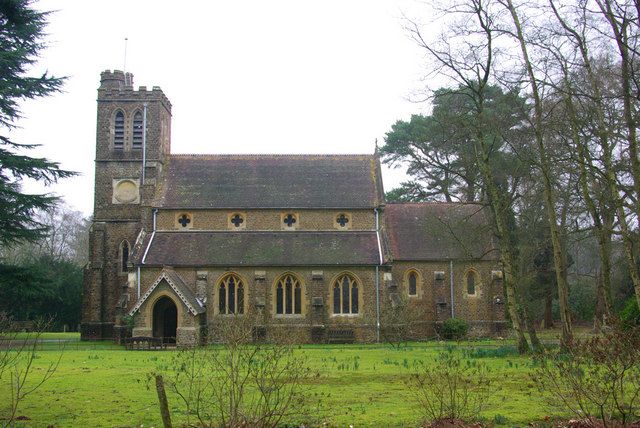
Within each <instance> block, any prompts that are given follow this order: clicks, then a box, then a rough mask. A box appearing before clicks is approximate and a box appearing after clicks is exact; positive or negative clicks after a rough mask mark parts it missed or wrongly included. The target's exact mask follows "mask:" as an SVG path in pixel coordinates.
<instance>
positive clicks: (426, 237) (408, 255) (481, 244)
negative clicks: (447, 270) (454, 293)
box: [385, 202, 499, 260]
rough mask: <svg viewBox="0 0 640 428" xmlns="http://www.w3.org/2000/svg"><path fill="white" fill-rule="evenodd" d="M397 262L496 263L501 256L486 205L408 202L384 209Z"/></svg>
mask: <svg viewBox="0 0 640 428" xmlns="http://www.w3.org/2000/svg"><path fill="white" fill-rule="evenodd" d="M385 217H386V223H387V233H388V239H389V245H390V247H391V253H392V255H393V259H394V260H452V259H458V260H459V259H463V260H465V259H466V260H473V259H486V260H495V259H497V258H498V256H499V254H498V251H497V246H496V245H495V243H494V242H493V233H492V229H491V226H490V223H489V218H488V216H487V212H486V209H485V207H484V206H482V205H480V204H464V203H444V202H425V203H406V204H388V205H386V207H385Z"/></svg>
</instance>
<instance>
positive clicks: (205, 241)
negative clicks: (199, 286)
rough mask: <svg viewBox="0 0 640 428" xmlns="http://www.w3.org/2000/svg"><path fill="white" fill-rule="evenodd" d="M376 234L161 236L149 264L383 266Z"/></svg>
mask: <svg viewBox="0 0 640 428" xmlns="http://www.w3.org/2000/svg"><path fill="white" fill-rule="evenodd" d="M379 257H380V256H379V250H378V241H377V237H376V233H375V232H353V231H349V232H287V231H283V232H210V231H190V232H182V231H180V232H155V233H154V235H153V238H152V239H151V243H150V244H149V245H148V250H147V252H146V256H145V257H144V265H152V266H202V267H206V266H327V265H344V266H361V265H375V264H378V263H379Z"/></svg>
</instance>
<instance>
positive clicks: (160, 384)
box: [156, 375, 171, 428]
mask: <svg viewBox="0 0 640 428" xmlns="http://www.w3.org/2000/svg"><path fill="white" fill-rule="evenodd" d="M156 391H157V392H158V402H159V403H160V414H161V415H162V424H163V426H164V428H171V414H170V413H169V403H168V402H167V394H166V393H165V391H164V380H163V379H162V376H161V375H156Z"/></svg>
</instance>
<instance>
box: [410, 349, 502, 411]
mask: <svg viewBox="0 0 640 428" xmlns="http://www.w3.org/2000/svg"><path fill="white" fill-rule="evenodd" d="M408 386H409V388H410V389H411V390H412V392H413V394H412V396H414V397H415V399H416V400H417V402H418V405H419V407H420V411H421V412H422V415H423V417H424V418H425V419H426V420H427V421H438V420H442V419H462V420H466V421H471V420H475V419H476V418H478V416H479V414H480V411H482V409H483V407H484V405H486V403H487V401H488V400H487V398H488V396H489V394H490V392H491V380H490V378H489V377H488V369H487V366H486V365H485V364H483V363H478V362H476V361H473V362H471V361H468V360H467V361H463V360H462V359H461V357H460V355H459V353H457V352H456V351H455V350H454V349H453V348H448V349H447V350H446V351H443V352H441V353H440V354H438V356H437V357H436V359H435V361H433V362H430V363H424V362H420V363H419V364H418V370H417V371H416V372H415V373H413V374H412V375H411V376H410V377H409V381H408Z"/></svg>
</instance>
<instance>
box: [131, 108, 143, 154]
mask: <svg viewBox="0 0 640 428" xmlns="http://www.w3.org/2000/svg"><path fill="white" fill-rule="evenodd" d="M142 125H143V122H142V113H140V112H139V111H137V112H136V113H135V114H134V115H133V140H132V141H133V144H132V147H133V148H134V149H141V148H142V133H143V131H144V130H143V129H142Z"/></svg>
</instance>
